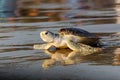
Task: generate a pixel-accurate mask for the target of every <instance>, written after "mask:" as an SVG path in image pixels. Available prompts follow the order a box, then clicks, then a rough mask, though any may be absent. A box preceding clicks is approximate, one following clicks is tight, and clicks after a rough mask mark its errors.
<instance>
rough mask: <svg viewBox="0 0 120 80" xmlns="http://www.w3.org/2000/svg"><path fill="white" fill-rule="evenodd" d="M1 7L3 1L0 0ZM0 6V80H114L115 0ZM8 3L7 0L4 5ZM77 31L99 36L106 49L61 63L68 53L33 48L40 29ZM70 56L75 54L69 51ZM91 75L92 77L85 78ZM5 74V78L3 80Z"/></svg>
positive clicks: (18, 1) (119, 46) (118, 63)
mask: <svg viewBox="0 0 120 80" xmlns="http://www.w3.org/2000/svg"><path fill="white" fill-rule="evenodd" d="M1 1H2V2H1V4H3V5H1V6H4V5H5V4H7V3H5V0H1ZM8 1H10V2H8V3H11V4H12V5H11V6H9V5H8V6H7V7H0V9H1V11H0V78H3V79H7V80H9V79H12V80H13V79H15V80H23V79H26V80H35V79H37V80H39V79H41V80H45V79H49V80H102V79H104V80H105V79H107V80H119V79H120V76H119V74H120V72H119V70H120V24H119V16H120V11H119V6H120V5H119V4H118V3H119V0H108V3H107V4H106V2H104V1H102V0H94V1H93V0H66V1H64V0H49V1H47V0H15V1H14V0H8ZM6 2H7V1H6ZM64 27H76V28H82V29H84V30H87V31H89V32H91V33H95V34H96V35H98V36H100V37H101V42H102V43H103V44H104V46H103V47H104V48H105V51H104V52H102V53H100V54H93V55H89V56H77V57H75V56H74V58H73V59H70V60H66V58H67V56H68V55H69V54H70V53H72V51H70V50H57V51H56V52H48V51H44V50H34V49H33V48H32V47H33V45H34V44H39V43H43V41H42V40H41V39H40V37H39V32H40V31H42V30H50V31H52V32H57V31H58V30H59V29H60V28H64ZM73 53H74V52H73ZM90 74H91V75H90ZM6 76H7V77H6Z"/></svg>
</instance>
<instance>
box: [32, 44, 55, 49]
mask: <svg viewBox="0 0 120 80" xmlns="http://www.w3.org/2000/svg"><path fill="white" fill-rule="evenodd" d="M33 48H34V49H50V48H55V47H54V46H53V44H52V43H45V44H35V45H33Z"/></svg>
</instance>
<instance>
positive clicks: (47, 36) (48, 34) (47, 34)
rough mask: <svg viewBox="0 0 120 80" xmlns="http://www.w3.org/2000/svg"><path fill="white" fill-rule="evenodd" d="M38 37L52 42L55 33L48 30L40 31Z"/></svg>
mask: <svg viewBox="0 0 120 80" xmlns="http://www.w3.org/2000/svg"><path fill="white" fill-rule="evenodd" d="M40 37H41V39H42V40H43V41H45V42H53V41H54V37H55V33H52V32H50V31H42V32H40Z"/></svg>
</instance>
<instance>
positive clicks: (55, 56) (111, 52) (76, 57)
mask: <svg viewBox="0 0 120 80" xmlns="http://www.w3.org/2000/svg"><path fill="white" fill-rule="evenodd" d="M119 51H120V48H108V49H105V50H104V51H103V52H100V53H96V54H91V55H87V56H84V55H81V53H80V52H75V51H71V50H69V49H60V50H57V51H54V52H52V51H48V50H45V53H47V54H49V55H50V56H51V58H50V59H45V60H44V62H43V64H42V67H43V68H44V69H48V68H50V67H53V66H58V65H63V66H68V65H73V64H80V63H83V62H88V63H89V62H90V64H95V65H116V64H115V63H118V62H119V63H120V61H118V59H119V58H118V57H116V56H118V53H119V54H120V52H119ZM116 53H117V54H116Z"/></svg>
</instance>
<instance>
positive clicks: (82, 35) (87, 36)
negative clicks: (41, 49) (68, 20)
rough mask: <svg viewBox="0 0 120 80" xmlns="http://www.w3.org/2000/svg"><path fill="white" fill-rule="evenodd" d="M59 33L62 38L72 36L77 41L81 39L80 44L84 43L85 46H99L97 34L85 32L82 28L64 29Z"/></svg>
mask: <svg viewBox="0 0 120 80" xmlns="http://www.w3.org/2000/svg"><path fill="white" fill-rule="evenodd" d="M58 33H59V34H60V35H61V36H68V35H71V36H72V37H74V38H75V39H78V38H79V40H80V42H82V43H84V44H89V45H92V46H97V44H98V42H99V39H100V38H99V37H97V36H96V35H95V34H92V33H90V32H88V31H85V30H83V29H80V28H62V29H60V30H59V32H58ZM75 36H76V37H75Z"/></svg>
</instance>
